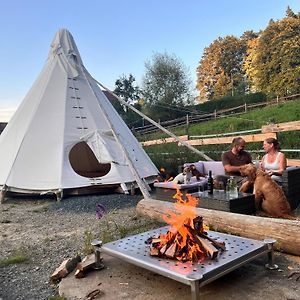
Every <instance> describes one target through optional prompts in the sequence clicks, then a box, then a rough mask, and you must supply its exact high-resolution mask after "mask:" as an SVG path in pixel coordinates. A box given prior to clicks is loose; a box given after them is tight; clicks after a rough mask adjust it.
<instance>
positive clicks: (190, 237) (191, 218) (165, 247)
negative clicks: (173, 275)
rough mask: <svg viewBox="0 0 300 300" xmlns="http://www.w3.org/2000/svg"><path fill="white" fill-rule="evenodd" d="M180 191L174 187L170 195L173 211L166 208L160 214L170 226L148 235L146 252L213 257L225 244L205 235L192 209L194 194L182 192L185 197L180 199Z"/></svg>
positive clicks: (183, 257)
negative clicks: (155, 236)
mask: <svg viewBox="0 0 300 300" xmlns="http://www.w3.org/2000/svg"><path fill="white" fill-rule="evenodd" d="M182 195H183V194H182V193H181V192H180V190H179V189H177V192H176V194H175V195H174V197H173V198H175V199H176V203H175V209H176V213H174V212H172V211H168V212H167V215H164V216H163V219H164V221H165V222H166V223H168V224H169V225H170V229H169V230H168V232H167V233H166V234H161V235H160V236H159V237H158V238H151V239H150V241H149V242H150V244H151V245H150V254H151V255H155V256H162V257H168V258H175V259H177V260H180V261H196V262H202V261H203V260H204V259H205V258H206V257H207V256H209V257H211V258H216V257H217V255H218V254H219V250H225V244H224V243H222V242H217V241H214V240H212V239H210V238H209V237H208V236H207V233H206V232H205V230H207V229H208V227H207V226H205V225H204V224H203V218H202V217H200V216H197V214H196V213H195V210H194V209H193V208H194V207H196V205H197V203H198V200H197V198H195V197H193V196H191V195H190V194H186V197H187V199H186V200H184V199H183V198H182Z"/></svg>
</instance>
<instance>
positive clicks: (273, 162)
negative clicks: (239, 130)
mask: <svg viewBox="0 0 300 300" xmlns="http://www.w3.org/2000/svg"><path fill="white" fill-rule="evenodd" d="M263 148H264V150H265V152H266V154H265V155H264V156H263V158H262V161H261V168H262V170H263V171H265V172H266V173H268V174H269V175H270V176H271V178H272V179H273V180H274V181H275V182H276V183H278V184H279V185H282V172H283V171H284V170H285V169H286V164H287V162H286V157H285V155H284V153H282V152H280V145H279V142H278V140H276V139H274V138H268V139H266V140H265V141H264V143H263Z"/></svg>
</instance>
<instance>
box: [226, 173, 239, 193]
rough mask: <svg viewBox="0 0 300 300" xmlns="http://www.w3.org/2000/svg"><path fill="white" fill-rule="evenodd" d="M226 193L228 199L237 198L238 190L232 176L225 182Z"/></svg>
mask: <svg viewBox="0 0 300 300" xmlns="http://www.w3.org/2000/svg"><path fill="white" fill-rule="evenodd" d="M227 191H228V193H229V196H230V197H238V189H237V185H236V182H235V180H234V177H233V176H230V178H229V179H228V181H227Z"/></svg>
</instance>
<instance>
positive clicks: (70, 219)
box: [0, 194, 159, 300]
mask: <svg viewBox="0 0 300 300" xmlns="http://www.w3.org/2000/svg"><path fill="white" fill-rule="evenodd" d="M141 198H142V196H141V195H135V196H128V195H121V194H110V195H93V196H76V197H69V198H66V199H64V200H63V201H61V202H59V203H58V202H55V201H54V200H52V199H48V200H45V199H42V200H41V199H24V198H23V199H8V200H7V201H6V202H5V203H4V204H1V205H0V300H15V299H26V300H28V299H30V300H34V299H39V300H40V299H49V297H51V296H54V295H57V286H55V285H54V284H51V283H50V281H49V277H50V275H51V273H52V272H53V271H54V270H55V268H56V267H58V266H59V265H60V263H61V262H62V261H63V260H64V259H66V258H68V257H74V256H75V255H76V254H78V253H80V254H81V255H82V257H83V256H84V254H83V253H84V249H85V246H86V245H87V246H89V243H88V242H87V239H88V237H89V235H88V232H91V235H92V238H101V239H104V240H109V239H116V238H120V237H123V236H124V235H126V234H133V233H138V232H142V231H145V230H148V229H152V228H155V227H157V226H159V224H157V223H155V222H153V221H151V220H149V219H146V218H139V217H137V216H136V215H135V206H136V204H137V203H138V201H139V200H140V199H141ZM99 203H101V204H102V205H103V206H104V207H105V209H106V212H107V213H106V215H105V216H104V217H103V218H101V219H100V220H99V219H98V218H97V216H96V206H97V204H99ZM16 253H21V254H22V255H25V256H26V257H28V258H29V260H28V261H27V262H23V263H18V264H8V265H3V261H5V260H6V259H7V258H9V257H11V256H12V255H15V254H16ZM1 262H2V264H1Z"/></svg>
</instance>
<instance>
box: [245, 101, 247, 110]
mask: <svg viewBox="0 0 300 300" xmlns="http://www.w3.org/2000/svg"><path fill="white" fill-rule="evenodd" d="M245 112H247V103H246V102H245Z"/></svg>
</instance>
